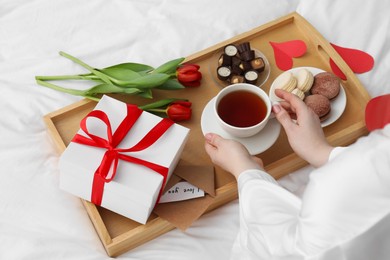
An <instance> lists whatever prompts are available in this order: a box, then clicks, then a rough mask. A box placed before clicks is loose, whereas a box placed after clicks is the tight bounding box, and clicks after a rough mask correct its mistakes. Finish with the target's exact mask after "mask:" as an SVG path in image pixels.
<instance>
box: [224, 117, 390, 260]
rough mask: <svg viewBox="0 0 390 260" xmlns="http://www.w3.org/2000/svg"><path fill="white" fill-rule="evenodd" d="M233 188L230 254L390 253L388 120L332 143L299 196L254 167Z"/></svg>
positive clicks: (377, 259)
mask: <svg viewBox="0 0 390 260" xmlns="http://www.w3.org/2000/svg"><path fill="white" fill-rule="evenodd" d="M238 189H239V204H240V231H239V234H238V235H237V238H236V241H235V244H234V246H233V250H232V256H231V259H289V260H290V259H291V260H293V259H321V260H325V259H330V260H338V259H343V260H344V259H351V260H359V259H362V260H366V259H373V260H381V259H390V124H388V125H387V126H386V127H385V128H384V129H381V130H376V131H374V132H372V133H370V134H369V135H368V136H366V137H362V138H360V139H359V140H358V141H357V142H356V143H354V144H352V145H350V146H349V147H344V148H341V147H337V148H335V149H333V151H332V152H331V155H330V158H329V161H328V163H327V164H325V165H324V166H322V167H320V168H317V169H315V170H314V171H313V172H312V173H310V181H309V183H308V184H307V187H306V190H305V192H304V194H303V197H302V199H300V198H298V197H297V196H295V195H294V194H292V193H290V192H289V191H287V190H285V189H284V188H282V187H281V186H279V185H278V183H277V182H276V181H275V180H274V179H273V178H272V177H271V176H270V175H269V174H267V173H266V172H263V171H259V170H248V171H245V172H243V173H242V174H241V175H240V176H239V178H238Z"/></svg>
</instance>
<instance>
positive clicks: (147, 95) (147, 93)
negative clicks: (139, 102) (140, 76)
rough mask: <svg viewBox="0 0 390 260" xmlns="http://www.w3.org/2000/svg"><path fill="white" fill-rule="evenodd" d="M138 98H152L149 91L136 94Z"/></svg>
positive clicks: (145, 90)
mask: <svg viewBox="0 0 390 260" xmlns="http://www.w3.org/2000/svg"><path fill="white" fill-rule="evenodd" d="M137 95H138V96H140V97H143V98H148V99H151V98H153V93H152V90H151V89H144V90H142V92H140V93H137Z"/></svg>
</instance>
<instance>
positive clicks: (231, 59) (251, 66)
mask: <svg viewBox="0 0 390 260" xmlns="http://www.w3.org/2000/svg"><path fill="white" fill-rule="evenodd" d="M264 69H265V63H264V60H263V59H262V58H261V57H256V56H255V51H254V50H252V49H251V47H250V43H249V42H242V43H240V44H238V45H234V44H228V45H226V46H225V47H224V53H223V54H221V55H220V57H219V59H218V68H217V75H218V79H220V80H222V81H226V82H229V83H230V84H235V83H242V82H247V83H250V84H256V82H257V80H258V79H259V73H261V72H262V71H264Z"/></svg>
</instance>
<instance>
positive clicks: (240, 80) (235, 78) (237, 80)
mask: <svg viewBox="0 0 390 260" xmlns="http://www.w3.org/2000/svg"><path fill="white" fill-rule="evenodd" d="M243 82H245V78H244V77H243V76H241V75H233V76H231V78H230V83H231V84H236V83H243Z"/></svg>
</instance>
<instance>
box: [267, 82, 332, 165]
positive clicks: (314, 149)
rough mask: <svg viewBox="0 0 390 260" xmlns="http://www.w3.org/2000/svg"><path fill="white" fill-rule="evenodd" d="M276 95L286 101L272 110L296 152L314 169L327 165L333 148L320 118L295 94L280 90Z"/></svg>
mask: <svg viewBox="0 0 390 260" xmlns="http://www.w3.org/2000/svg"><path fill="white" fill-rule="evenodd" d="M275 94H276V95H277V96H278V97H280V98H282V99H284V101H282V102H281V103H280V105H278V104H276V105H274V106H273V108H272V109H273V112H274V113H275V116H276V119H277V120H278V121H279V122H280V123H281V125H282V126H283V128H284V130H285V131H286V134H287V138H288V141H289V143H290V145H291V147H292V149H293V150H294V152H295V153H296V154H297V155H299V156H300V157H301V158H302V159H304V160H306V161H307V162H308V163H310V164H311V165H313V166H314V167H319V166H321V165H323V164H324V163H326V162H327V161H328V158H329V154H330V152H331V151H332V149H333V147H332V146H331V145H330V144H329V143H328V141H327V140H326V138H325V135H324V132H323V130H322V127H321V123H320V120H319V118H318V116H317V115H316V114H315V113H314V112H313V111H312V110H311V109H310V108H309V107H307V106H306V104H305V103H304V102H303V101H302V100H300V99H299V98H298V97H296V96H295V95H294V94H291V93H289V92H286V91H283V90H280V89H277V90H276V91H275ZM293 119H294V120H295V121H294V120H293Z"/></svg>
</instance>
